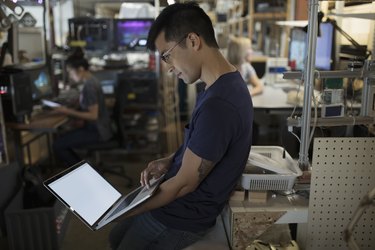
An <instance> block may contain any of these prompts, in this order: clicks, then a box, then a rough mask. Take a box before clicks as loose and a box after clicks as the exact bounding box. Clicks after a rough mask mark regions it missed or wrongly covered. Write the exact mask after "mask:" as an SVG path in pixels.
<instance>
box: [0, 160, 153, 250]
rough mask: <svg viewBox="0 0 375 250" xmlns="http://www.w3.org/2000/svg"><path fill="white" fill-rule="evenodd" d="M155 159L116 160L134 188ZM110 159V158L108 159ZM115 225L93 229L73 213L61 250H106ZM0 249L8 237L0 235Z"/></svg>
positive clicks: (114, 178)
mask: <svg viewBox="0 0 375 250" xmlns="http://www.w3.org/2000/svg"><path fill="white" fill-rule="evenodd" d="M151 159H155V157H153V156H133V157H131V158H129V157H127V158H126V159H120V160H119V159H116V160H115V161H116V162H121V163H123V164H124V166H125V171H126V174H127V175H128V176H130V177H131V178H132V179H133V188H135V187H136V186H137V185H139V175H140V172H141V171H142V170H143V169H144V168H145V167H146V165H147V163H148V162H149V161H150V160H151ZM108 161H109V160H108ZM103 175H104V177H105V178H106V179H107V180H108V181H109V182H110V183H111V184H112V185H113V186H115V188H117V189H118V190H119V191H120V192H121V193H123V194H126V193H128V192H129V191H130V190H131V189H132V188H129V187H128V186H127V184H128V183H127V181H126V180H125V179H124V178H122V177H120V176H118V175H114V174H111V173H104V174H103ZM114 225H115V222H114V223H110V224H108V225H106V226H105V227H103V228H101V229H100V230H98V231H91V230H90V229H89V228H88V227H86V226H85V225H84V224H83V223H82V222H81V221H80V220H79V219H78V218H77V217H75V216H74V215H73V214H71V216H70V220H69V223H68V226H67V230H66V233H65V236H64V238H63V241H62V243H61V248H60V250H86V249H87V250H106V249H109V246H108V235H109V232H110V230H111V228H112V227H113V226H114ZM0 249H1V250H8V249H9V246H8V242H7V238H4V237H0Z"/></svg>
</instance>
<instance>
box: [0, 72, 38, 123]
mask: <svg viewBox="0 0 375 250" xmlns="http://www.w3.org/2000/svg"><path fill="white" fill-rule="evenodd" d="M0 94H1V102H2V105H3V112H4V119H5V120H6V121H12V122H13V121H16V122H24V121H25V116H27V115H30V114H31V112H32V111H33V99H32V88H31V82H30V76H29V74H28V73H27V72H24V71H21V70H12V71H11V72H7V71H3V72H1V73H0Z"/></svg>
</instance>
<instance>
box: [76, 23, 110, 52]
mask: <svg viewBox="0 0 375 250" xmlns="http://www.w3.org/2000/svg"><path fill="white" fill-rule="evenodd" d="M112 31H113V30H112V20H111V19H108V18H95V19H93V18H84V17H83V18H82V17H78V18H71V19H69V38H70V39H71V40H72V41H74V40H78V41H85V42H86V44H85V50H87V51H109V50H111V49H112V46H113V45H112V36H111V34H112Z"/></svg>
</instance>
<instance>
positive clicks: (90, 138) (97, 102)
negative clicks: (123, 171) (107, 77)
mask: <svg viewBox="0 0 375 250" xmlns="http://www.w3.org/2000/svg"><path fill="white" fill-rule="evenodd" d="M66 68H67V72H68V74H69V78H70V79H71V80H72V81H73V82H74V83H78V84H80V89H81V91H80V94H79V107H78V109H74V108H68V107H66V106H60V107H57V108H54V109H55V111H56V112H59V113H62V114H66V115H68V116H70V117H72V118H75V119H78V120H81V121H83V122H82V124H81V126H78V127H77V128H75V129H73V130H70V131H68V132H66V133H64V134H62V135H61V136H59V137H58V138H57V139H56V140H55V141H54V143H53V149H54V152H55V154H56V156H57V157H58V159H59V160H61V161H63V164H64V165H65V167H68V166H71V165H73V164H75V163H77V162H79V161H80V160H81V158H80V157H79V156H78V155H77V154H76V153H75V151H74V149H75V148H84V147H85V146H88V145H91V144H95V143H99V142H101V141H106V140H108V139H110V138H111V137H112V131H111V125H110V117H109V113H108V111H107V108H106V106H105V101H104V94H103V91H102V88H101V85H100V82H99V81H98V80H97V79H96V78H95V77H94V76H93V74H92V73H91V72H90V71H89V64H88V62H87V60H86V59H85V58H84V54H83V53H77V52H76V53H74V54H72V55H71V56H69V57H68V59H67V60H66Z"/></svg>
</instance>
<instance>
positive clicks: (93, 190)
mask: <svg viewBox="0 0 375 250" xmlns="http://www.w3.org/2000/svg"><path fill="white" fill-rule="evenodd" d="M161 180H163V177H160V178H159V179H157V180H155V179H152V180H150V187H147V186H144V187H142V186H140V187H138V188H136V189H135V190H133V191H132V192H131V193H129V194H128V195H126V196H124V195H122V194H121V193H120V192H119V191H117V190H116V189H115V188H114V187H113V186H112V185H111V184H110V183H109V182H108V181H107V180H106V179H104V178H103V177H102V176H101V175H100V174H99V173H98V172H97V171H96V170H95V169H94V168H93V167H92V166H91V165H90V163H88V162H87V161H81V162H79V163H77V164H75V165H73V166H72V167H70V168H68V169H67V170H65V171H63V172H60V173H59V174H57V175H56V176H54V177H52V178H50V179H48V180H46V181H45V182H44V186H45V187H46V188H47V189H48V190H49V191H50V192H51V193H52V194H53V195H55V196H56V198H58V199H59V200H60V201H61V202H62V203H63V204H64V205H65V206H67V207H68V208H69V209H70V210H71V211H72V212H73V213H74V214H75V215H76V216H77V217H78V218H80V219H81V220H82V222H84V223H85V225H87V226H88V227H89V228H90V229H92V230H97V229H99V228H101V227H103V226H105V225H106V224H108V223H109V222H111V221H113V220H114V219H116V218H117V217H119V216H121V215H122V214H124V213H126V212H128V211H129V210H130V209H132V208H134V207H135V206H137V205H139V204H140V203H142V202H144V201H145V200H147V199H148V198H150V197H151V196H152V195H153V194H154V192H155V191H156V190H157V187H158V186H159V183H160V182H161Z"/></svg>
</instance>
